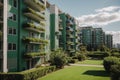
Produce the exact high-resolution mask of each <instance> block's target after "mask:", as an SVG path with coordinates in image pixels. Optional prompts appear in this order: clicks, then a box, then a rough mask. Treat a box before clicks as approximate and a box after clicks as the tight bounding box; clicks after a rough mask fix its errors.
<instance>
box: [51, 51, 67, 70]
mask: <svg viewBox="0 0 120 80" xmlns="http://www.w3.org/2000/svg"><path fill="white" fill-rule="evenodd" d="M50 63H51V65H55V66H56V68H63V67H64V65H65V64H66V63H67V57H66V55H65V53H64V52H63V51H62V50H56V51H53V52H52V53H51V56H50Z"/></svg>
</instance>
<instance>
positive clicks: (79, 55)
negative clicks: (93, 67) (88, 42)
mask: <svg viewBox="0 0 120 80" xmlns="http://www.w3.org/2000/svg"><path fill="white" fill-rule="evenodd" d="M85 54H86V53H84V52H76V55H75V56H74V57H73V59H78V60H79V61H83V60H85V59H86V58H87V57H86V55H85Z"/></svg>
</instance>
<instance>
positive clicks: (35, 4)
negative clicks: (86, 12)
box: [0, 0, 49, 72]
mask: <svg viewBox="0 0 120 80" xmlns="http://www.w3.org/2000/svg"><path fill="white" fill-rule="evenodd" d="M45 13H46V1H43V0H0V31H1V32H2V35H1V37H0V71H1V72H11V71H22V70H26V69H30V68H33V67H35V66H36V65H40V64H41V63H43V62H44V57H45V53H46V52H47V50H46V49H47V47H46V45H47V44H48V41H47V40H46V39H48V38H47V35H49V34H46V33H47V31H46V16H45ZM7 14H8V15H7Z"/></svg>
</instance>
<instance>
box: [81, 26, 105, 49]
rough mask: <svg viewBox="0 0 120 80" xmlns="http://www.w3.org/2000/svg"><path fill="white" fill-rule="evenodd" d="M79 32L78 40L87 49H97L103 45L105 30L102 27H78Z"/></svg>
mask: <svg viewBox="0 0 120 80" xmlns="http://www.w3.org/2000/svg"><path fill="white" fill-rule="evenodd" d="M79 33H80V34H79V37H80V38H81V40H80V42H81V44H82V45H84V46H86V47H87V50H90V51H92V50H98V49H100V47H102V46H103V45H105V32H104V31H103V30H102V28H93V27H92V26H88V27H80V28H79Z"/></svg>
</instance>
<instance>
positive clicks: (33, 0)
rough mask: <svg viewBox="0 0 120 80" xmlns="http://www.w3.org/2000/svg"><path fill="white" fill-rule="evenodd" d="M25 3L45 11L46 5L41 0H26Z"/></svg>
mask: <svg viewBox="0 0 120 80" xmlns="http://www.w3.org/2000/svg"><path fill="white" fill-rule="evenodd" d="M24 1H25V3H26V4H27V5H28V6H30V7H31V8H32V9H34V10H36V11H44V10H45V5H44V3H42V2H40V1H39V0H24Z"/></svg>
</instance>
